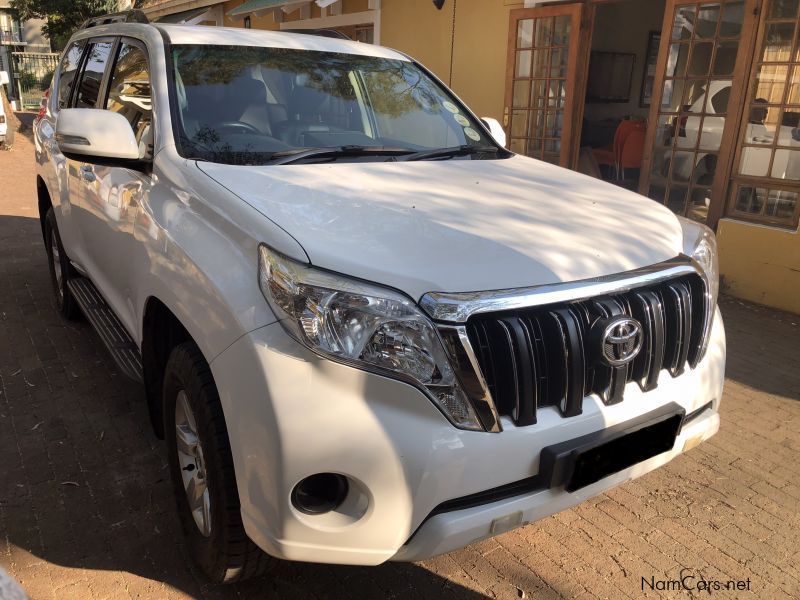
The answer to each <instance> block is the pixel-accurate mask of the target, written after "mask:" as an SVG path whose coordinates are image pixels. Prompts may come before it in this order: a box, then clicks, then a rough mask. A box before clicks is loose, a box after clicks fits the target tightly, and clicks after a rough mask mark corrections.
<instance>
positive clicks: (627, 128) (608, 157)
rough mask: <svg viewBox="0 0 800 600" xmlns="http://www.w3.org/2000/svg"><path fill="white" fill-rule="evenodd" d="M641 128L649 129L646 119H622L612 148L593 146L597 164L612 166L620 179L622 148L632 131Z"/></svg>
mask: <svg viewBox="0 0 800 600" xmlns="http://www.w3.org/2000/svg"><path fill="white" fill-rule="evenodd" d="M639 129H642V130H645V129H647V123H646V122H645V121H634V120H632V119H624V120H623V121H620V124H619V125H618V126H617V131H616V132H615V133H614V144H613V146H611V147H610V148H609V147H605V148H592V153H593V154H594V157H595V160H596V161H597V164H598V165H605V166H607V167H612V168H613V169H614V177H615V178H616V179H619V176H620V164H619V163H620V157H621V156H622V150H623V148H624V147H625V142H626V141H627V139H628V136H629V135H630V134H631V132H633V131H637V130H639Z"/></svg>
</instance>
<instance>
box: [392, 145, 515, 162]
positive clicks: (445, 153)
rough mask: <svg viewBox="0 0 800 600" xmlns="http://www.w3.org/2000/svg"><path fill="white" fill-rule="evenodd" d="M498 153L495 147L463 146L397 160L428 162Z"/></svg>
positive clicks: (407, 156) (425, 152) (418, 153)
mask: <svg viewBox="0 0 800 600" xmlns="http://www.w3.org/2000/svg"><path fill="white" fill-rule="evenodd" d="M498 152H500V149H499V148H496V147H495V146H473V145H471V144H464V145H461V146H453V147H452V148H437V149H435V150H423V151H422V152H414V153H413V154H408V155H406V156H403V157H402V158H401V159H399V160H403V161H406V160H428V159H432V158H452V157H454V156H472V155H473V154H497V153H498Z"/></svg>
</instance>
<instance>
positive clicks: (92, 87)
mask: <svg viewBox="0 0 800 600" xmlns="http://www.w3.org/2000/svg"><path fill="white" fill-rule="evenodd" d="M112 46H113V42H110V41H109V42H95V43H93V44H89V49H88V50H87V52H88V54H87V56H86V61H85V67H84V69H83V72H82V74H81V82H80V84H78V93H77V94H76V95H75V107H76V108H96V107H97V98H98V96H99V95H100V86H101V85H102V83H103V73H104V72H105V70H106V64H107V63H108V59H109V57H110V55H111V47H112Z"/></svg>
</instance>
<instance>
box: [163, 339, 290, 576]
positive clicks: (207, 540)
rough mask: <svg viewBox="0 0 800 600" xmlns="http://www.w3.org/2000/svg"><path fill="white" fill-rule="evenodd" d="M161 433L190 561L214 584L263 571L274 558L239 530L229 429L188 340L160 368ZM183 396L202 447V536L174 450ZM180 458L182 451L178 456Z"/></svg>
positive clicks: (213, 388) (205, 368) (204, 368)
mask: <svg viewBox="0 0 800 600" xmlns="http://www.w3.org/2000/svg"><path fill="white" fill-rule="evenodd" d="M163 392H164V432H165V439H166V442H167V453H168V460H169V465H170V474H171V476H172V482H173V486H174V488H175V498H176V501H177V503H178V515H179V517H180V520H181V525H182V527H183V530H184V533H185V535H186V541H187V545H188V548H189V553H190V554H191V557H192V559H193V560H194V562H195V563H196V564H197V565H198V566H199V567H200V568H201V569H202V570H203V572H204V573H205V575H206V576H207V577H208V579H209V580H211V581H212V582H214V583H232V582H235V581H242V580H244V579H248V578H250V577H253V576H255V575H260V574H262V573H263V572H264V571H265V570H266V569H267V567H268V566H269V565H270V564H272V563H273V562H274V561H275V559H274V558H272V557H270V556H268V555H267V554H265V553H264V552H263V551H261V549H260V548H258V546H256V545H255V544H254V543H253V542H252V541H251V540H250V538H248V537H247V534H246V533H245V531H244V526H243V525H242V516H241V505H240V503H239V493H238V491H237V488H236V477H235V474H234V470H233V457H232V456H231V449H230V442H229V441H228V430H227V427H226V426H225V418H224V416H223V414H222V405H221V404H220V400H219V394H218V392H217V386H216V385H215V384H214V379H213V378H212V376H211V370H210V368H209V366H208V363H207V362H206V361H205V359H204V358H203V355H202V354H201V353H200V350H199V349H198V347H197V346H196V345H195V344H194V343H192V342H187V343H183V344H180V345H179V346H177V347H176V348H175V349H174V350H173V351H172V354H170V357H169V360H168V361H167V366H166V369H165V373H164V388H163ZM181 392H184V393H185V395H183V396H181V400H180V401H183V399H184V398H185V399H186V401H187V402H188V404H189V406H190V408H191V413H192V414H193V417H194V422H195V423H196V437H197V439H199V442H200V446H201V448H202V451H201V453H202V460H200V461H198V464H200V465H201V466H202V467H203V468H202V471H203V477H202V480H203V481H204V482H205V486H206V487H207V490H208V496H209V501H210V508H209V511H208V513H209V516H210V527H209V529H210V532H209V535H207V536H206V535H204V534H203V533H202V532H201V529H200V526H199V525H198V524H197V522H196V521H195V517H194V516H193V513H192V510H191V508H190V506H189V500H188V498H187V491H186V489H185V487H184V479H183V471H187V470H189V472H190V473H191V472H192V471H193V470H194V469H191V470H190V469H189V467H190V466H191V465H187V467H186V468H183V469H182V468H181V464H180V462H179V455H178V446H177V434H176V427H175V424H176V406H177V404H178V402H179V394H180V393H181ZM183 457H184V460H185V458H186V455H185V454H184V455H183Z"/></svg>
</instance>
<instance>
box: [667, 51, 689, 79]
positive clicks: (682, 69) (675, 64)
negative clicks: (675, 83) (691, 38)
mask: <svg viewBox="0 0 800 600" xmlns="http://www.w3.org/2000/svg"><path fill="white" fill-rule="evenodd" d="M688 57H689V44H672V45H671V46H670V47H669V57H668V58H667V77H683V76H684V75H685V74H686V60H687V59H688Z"/></svg>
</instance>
